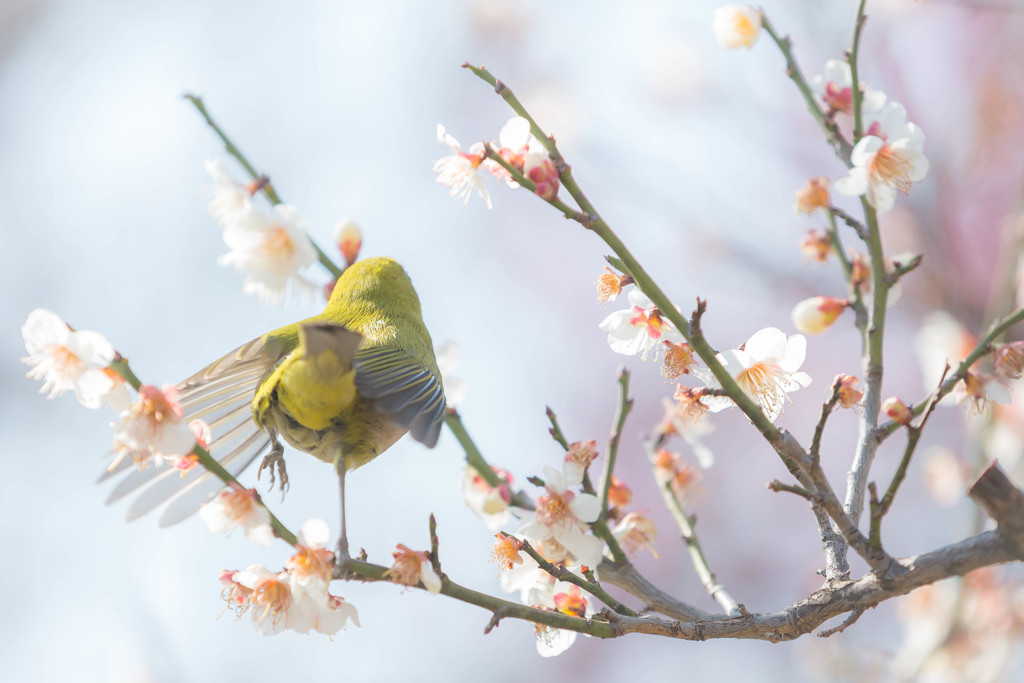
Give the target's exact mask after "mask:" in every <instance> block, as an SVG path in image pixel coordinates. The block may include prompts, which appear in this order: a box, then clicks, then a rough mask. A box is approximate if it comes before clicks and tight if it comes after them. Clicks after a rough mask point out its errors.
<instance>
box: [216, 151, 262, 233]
mask: <svg viewBox="0 0 1024 683" xmlns="http://www.w3.org/2000/svg"><path fill="white" fill-rule="evenodd" d="M206 172H207V173H209V174H210V177H212V178H213V180H214V182H215V183H216V185H214V186H213V187H212V188H210V190H209V196H210V202H209V204H207V205H206V210H207V211H208V212H209V213H210V215H211V216H213V217H214V218H216V219H217V222H218V223H220V225H221V226H226V225H227V224H228V223H229V222H231V220H232V219H233V218H234V217H235V216H238V215H239V214H243V213H245V212H247V211H249V209H250V208H252V192H251V191H250V189H249V188H248V187H246V186H245V185H243V184H242V183H238V182H235V180H234V179H232V178H231V176H230V175H228V172H227V169H225V168H224V164H223V163H221V162H220V161H219V160H210V161H207V162H206Z"/></svg>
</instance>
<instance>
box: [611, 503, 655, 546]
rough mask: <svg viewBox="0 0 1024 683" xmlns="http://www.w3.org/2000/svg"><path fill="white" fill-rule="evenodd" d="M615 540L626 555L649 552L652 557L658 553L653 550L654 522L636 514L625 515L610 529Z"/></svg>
mask: <svg viewBox="0 0 1024 683" xmlns="http://www.w3.org/2000/svg"><path fill="white" fill-rule="evenodd" d="M612 534H613V535H614V536H615V540H616V541H618V542H619V545H620V546H622V549H623V550H624V551H625V552H626V554H628V555H636V554H637V553H639V552H640V551H641V550H650V551H651V554H652V555H654V557H658V552H657V551H656V550H655V549H654V539H655V538H656V537H657V535H658V531H657V529H656V528H655V526H654V522H653V521H652V520H651V519H649V518H647V517H645V516H643V515H641V514H640V513H637V512H630V513H628V514H626V515H625V516H624V517H623V518H622V519H621V520H619V523H618V524H616V525H615V528H614V529H612Z"/></svg>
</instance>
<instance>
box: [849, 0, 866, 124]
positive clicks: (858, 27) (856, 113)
mask: <svg viewBox="0 0 1024 683" xmlns="http://www.w3.org/2000/svg"><path fill="white" fill-rule="evenodd" d="M866 5H867V0H860V5H859V6H858V7H857V19H856V21H855V22H854V29H853V42H852V45H851V47H850V52H849V53H848V54H847V62H849V64H850V89H851V94H852V95H853V102H852V104H853V142H854V144H856V143H857V141H858V140H860V137H861V134H862V133H863V132H864V114H863V112H861V104H862V102H863V100H864V93H862V92H861V90H860V77H859V75H858V71H859V64H858V61H857V58H858V57H859V56H860V36H861V32H862V31H863V30H864V23H865V22H866V21H867V17H866V16H865V15H864V8H865V6H866Z"/></svg>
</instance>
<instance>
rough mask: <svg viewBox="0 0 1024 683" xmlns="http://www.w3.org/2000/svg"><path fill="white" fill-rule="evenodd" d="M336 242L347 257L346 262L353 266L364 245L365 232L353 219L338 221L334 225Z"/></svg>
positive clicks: (339, 249) (342, 253)
mask: <svg viewBox="0 0 1024 683" xmlns="http://www.w3.org/2000/svg"><path fill="white" fill-rule="evenodd" d="M334 242H335V244H337V245H338V251H340V252H341V255H342V256H343V257H344V258H345V263H347V264H348V265H350V266H351V265H352V264H353V263H355V262H356V259H357V258H359V250H360V249H361V248H362V246H363V233H362V232H361V231H360V230H359V226H358V225H356V224H355V222H353V221H347V220H346V221H338V224H337V225H335V226H334Z"/></svg>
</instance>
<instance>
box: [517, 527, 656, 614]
mask: <svg viewBox="0 0 1024 683" xmlns="http://www.w3.org/2000/svg"><path fill="white" fill-rule="evenodd" d="M503 535H505V536H507V535H508V534H503ZM517 540H518V539H517ZM519 542H520V543H521V548H520V550H522V551H523V552H525V553H526V554H527V555H529V556H530V557H531V558H533V560H534V562H536V563H537V565H538V566H539V567H540V568H541V569H543V570H544V571H546V572H547V573H548V574H549V575H550V576H552V577H553V578H555V579H557V580H559V581H565V582H566V583H571V584H573V585H574V586H579V587H580V588H582V589H583V590H585V591H587V592H588V593H590V594H591V595H593V596H594V597H595V598H597V599H598V600H600V601H601V602H603V603H604V604H606V605H608V606H609V607H610V608H612V609H613V610H615V612H617V613H618V614H626V615H629V616H632V617H635V616H636V615H637V613H636V612H635V611H633V610H632V609H630V608H629V607H626V606H625V605H623V604H622V603H621V602H619V601H618V600H616V599H615V598H614V597H613V596H612V595H610V594H609V593H608V591H606V590H605V589H604V588H602V587H601V584H600V583H598V582H597V581H596V580H592V579H590V578H589V577H588V578H584V577H582V576H580V575H578V574H576V573H574V572H572V571H570V570H569V569H567V568H565V567H564V566H561V565H556V564H554V563H552V562H549V561H548V560H547V559H545V558H544V556H543V555H541V554H540V553H539V552H537V549H536V548H534V547H533V546H532V545H530V543H529V541H526V540H519ZM587 570H589V567H588V568H587ZM591 575H593V574H591Z"/></svg>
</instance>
